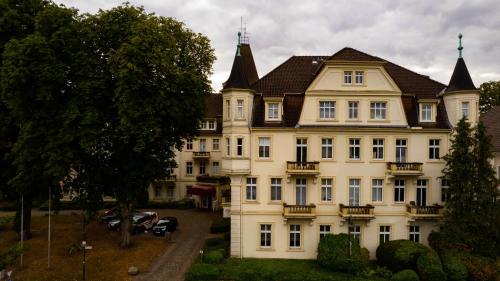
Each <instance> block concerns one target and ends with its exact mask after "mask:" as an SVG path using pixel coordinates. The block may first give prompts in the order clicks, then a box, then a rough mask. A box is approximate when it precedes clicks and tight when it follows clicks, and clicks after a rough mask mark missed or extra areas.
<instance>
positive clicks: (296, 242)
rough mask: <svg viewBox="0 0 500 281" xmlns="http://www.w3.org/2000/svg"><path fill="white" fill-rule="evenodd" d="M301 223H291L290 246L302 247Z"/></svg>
mask: <svg viewBox="0 0 500 281" xmlns="http://www.w3.org/2000/svg"><path fill="white" fill-rule="evenodd" d="M300 235H301V231H300V224H291V225H290V248H300Z"/></svg>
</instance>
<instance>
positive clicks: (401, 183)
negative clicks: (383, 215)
mask: <svg viewBox="0 0 500 281" xmlns="http://www.w3.org/2000/svg"><path fill="white" fill-rule="evenodd" d="M404 201H405V180H395V181H394V202H396V203H401V202H404Z"/></svg>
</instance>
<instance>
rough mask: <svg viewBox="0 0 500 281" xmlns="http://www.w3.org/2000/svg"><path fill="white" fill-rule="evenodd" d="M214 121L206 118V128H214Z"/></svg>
mask: <svg viewBox="0 0 500 281" xmlns="http://www.w3.org/2000/svg"><path fill="white" fill-rule="evenodd" d="M215 124H216V123H215V121H214V120H208V129H209V130H215Z"/></svg>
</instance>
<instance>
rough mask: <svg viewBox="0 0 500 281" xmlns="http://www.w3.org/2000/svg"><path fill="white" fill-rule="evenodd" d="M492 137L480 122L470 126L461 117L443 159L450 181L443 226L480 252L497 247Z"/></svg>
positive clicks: (497, 228)
mask: <svg viewBox="0 0 500 281" xmlns="http://www.w3.org/2000/svg"><path fill="white" fill-rule="evenodd" d="M492 157H493V152H492V145H491V139H490V137H489V136H488V135H487V133H486V129H485V127H484V125H483V124H482V123H479V124H478V125H477V126H476V127H475V128H471V126H470V123H469V122H468V121H467V120H466V119H465V118H462V119H461V120H460V121H459V122H458V124H457V126H456V128H455V132H454V135H453V138H452V140H451V149H450V153H448V154H447V155H446V156H445V157H444V159H445V160H446V167H445V169H444V170H443V174H444V178H445V179H446V180H447V181H448V184H449V194H450V198H449V199H448V200H447V201H446V210H447V212H446V216H445V221H444V226H445V228H444V230H443V231H445V232H446V233H448V234H449V235H452V236H453V237H455V239H456V240H458V241H462V242H463V243H465V244H467V245H469V246H471V247H473V248H474V251H476V252H478V253H480V254H483V255H493V256H494V255H495V254H494V253H498V251H499V250H500V243H498V241H499V239H500V236H499V225H500V224H499V223H500V221H499V218H500V217H499V210H500V209H499V206H498V200H497V198H498V196H499V193H498V190H497V184H498V182H497V179H496V178H495V172H494V170H493V167H492V165H491V162H490V160H491V159H492Z"/></svg>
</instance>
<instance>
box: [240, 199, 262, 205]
mask: <svg viewBox="0 0 500 281" xmlns="http://www.w3.org/2000/svg"><path fill="white" fill-rule="evenodd" d="M243 204H251V205H258V204H260V202H259V201H257V200H245V201H243Z"/></svg>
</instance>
